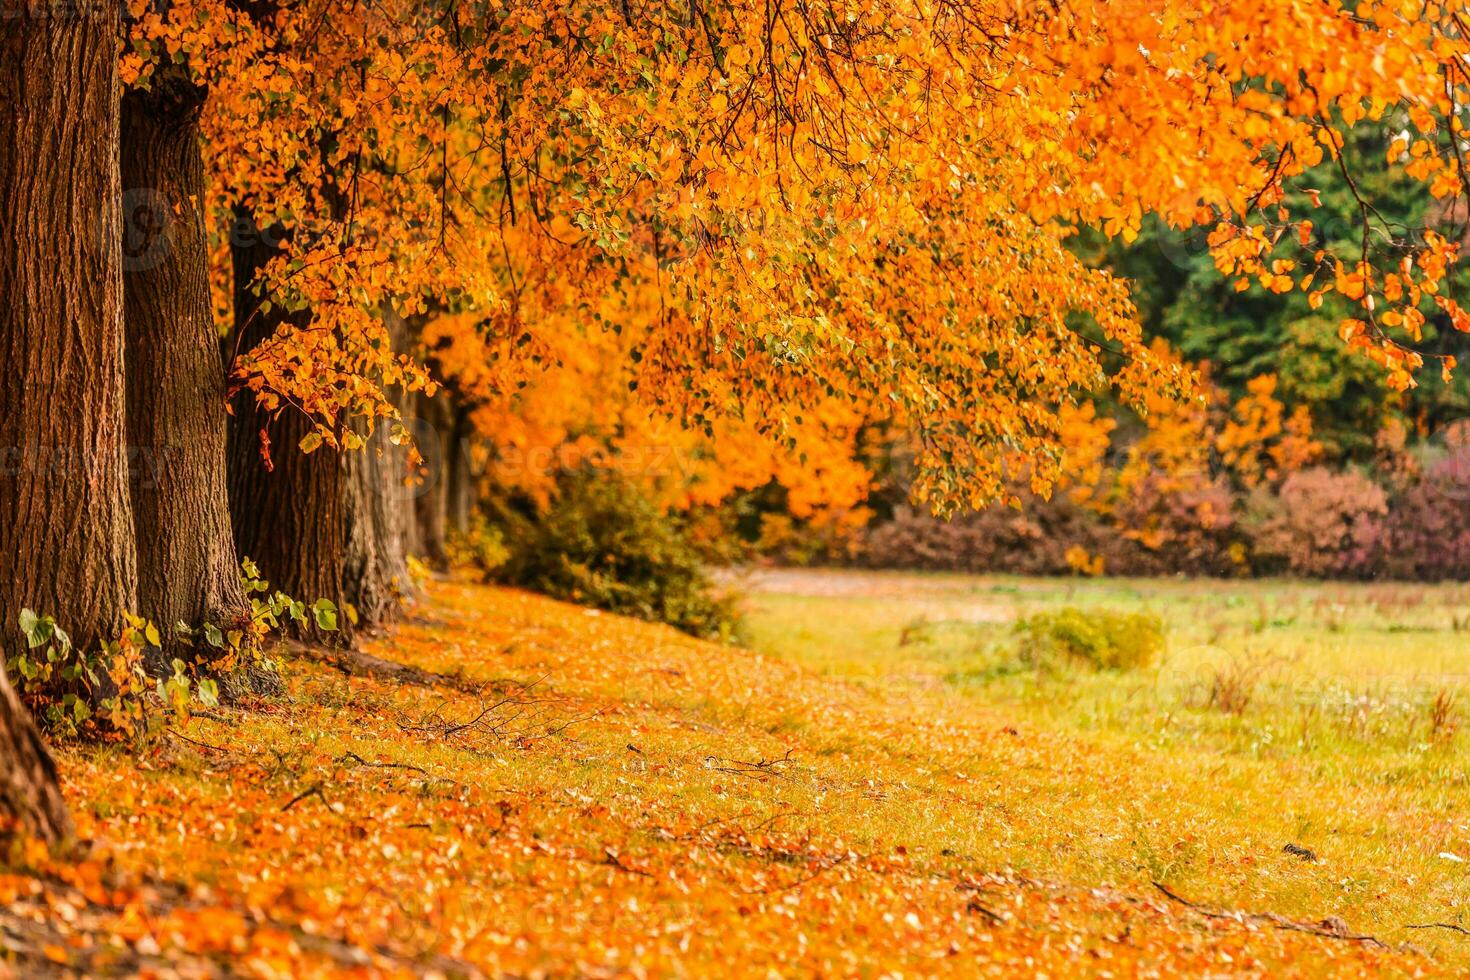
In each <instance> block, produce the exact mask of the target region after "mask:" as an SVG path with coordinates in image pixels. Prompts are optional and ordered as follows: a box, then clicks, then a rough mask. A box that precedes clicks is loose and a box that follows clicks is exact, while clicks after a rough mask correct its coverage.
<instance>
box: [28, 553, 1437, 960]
mask: <svg viewBox="0 0 1470 980" xmlns="http://www.w3.org/2000/svg"><path fill="white" fill-rule="evenodd" d="M367 647H368V648H367V651H366V653H368V654H370V655H371V656H373V657H376V658H380V659H381V660H382V661H390V662H395V663H401V664H406V665H409V666H411V667H413V668H415V671H413V672H408V673H387V672H384V671H381V670H378V671H374V670H357V669H351V668H350V667H349V665H347V664H342V663H341V661H340V660H339V664H341V665H340V666H333V664H332V662H331V660H330V658H319V657H316V656H313V655H309V654H307V653H304V652H298V653H297V654H295V655H293V656H292V657H291V658H290V660H289V662H288V673H287V676H288V683H287V689H286V691H285V693H284V694H283V695H281V696H279V697H274V698H270V699H263V700H259V701H257V702H253V703H249V704H242V705H238V706H235V707H231V708H228V709H220V710H219V711H218V712H216V713H212V714H210V715H206V716H200V717H196V718H194V719H192V720H191V721H190V722H189V724H188V725H187V726H185V727H184V728H182V729H181V730H177V731H174V732H172V733H170V735H169V737H167V738H165V739H163V740H161V741H159V742H157V743H156V744H154V745H151V746H149V747H147V748H144V749H140V750H134V751H130V750H128V749H125V748H117V747H98V746H68V747H63V748H62V749H61V750H60V752H59V756H60V759H59V761H60V764H61V768H62V772H63V778H64V781H65V785H66V790H67V795H68V799H69V800H70V802H71V805H72V807H73V809H74V811H75V813H76V816H77V820H78V825H79V829H80V831H81V833H82V835H83V836H84V837H85V838H86V839H88V840H89V841H91V842H92V844H91V845H90V846H91V851H90V854H89V856H88V857H87V858H86V859H85V860H83V861H81V862H79V863H72V864H62V863H57V862H54V861H51V860H49V859H47V858H45V857H44V855H41V854H37V853H30V854H28V855H20V856H19V858H20V860H19V861H18V865H20V866H25V867H27V868H28V869H29V870H24V871H12V872H10V873H7V874H4V875H3V876H0V906H4V908H5V911H4V912H0V945H3V947H4V948H5V949H6V950H8V956H9V958H10V960H11V961H12V963H13V964H15V965H16V967H17V968H18V969H19V970H20V971H22V972H24V973H25V974H27V975H44V974H46V973H52V974H61V973H64V972H68V971H72V972H74V971H84V972H87V973H93V974H96V973H108V972H138V971H143V972H152V973H154V974H157V975H165V976H166V975H182V976H208V975H215V974H218V973H221V972H240V973H246V974H251V975H257V976H303V975H305V976H311V975H343V974H345V975H362V976H379V975H446V976H455V975H480V974H484V975H492V974H525V975H566V974H585V975H592V976H613V975H618V976H621V975H633V976H637V975H663V974H694V975H712V974H714V973H719V974H721V975H767V974H772V973H776V974H793V973H795V974H803V973H820V974H826V975H832V974H855V973H862V974H864V975H880V974H888V975H896V974H900V973H901V974H903V975H908V976H913V975H935V974H960V975H976V974H992V975H1008V976H1009V975H1016V974H1025V975H1052V976H1063V975H1066V976H1071V975H1076V974H1078V973H1088V974H1095V975H1100V976H1107V975H1116V976H1150V975H1154V976H1172V975H1179V974H1189V975H1266V974H1270V975H1272V976H1294V975H1303V976H1311V975H1320V974H1323V973H1326V972H1333V971H1344V972H1351V973H1365V972H1375V973H1389V974H1393V973H1397V974H1402V975H1421V974H1429V973H1433V972H1435V970H1436V965H1435V962H1434V961H1433V960H1432V959H1430V958H1429V957H1428V956H1426V955H1424V954H1422V953H1419V952H1417V951H1416V950H1414V949H1413V948H1411V947H1407V946H1398V945H1390V946H1387V947H1380V946H1378V945H1376V944H1374V943H1371V942H1366V941H1360V940H1357V939H1351V938H1343V937H1342V936H1337V935H1323V934H1318V933H1315V932H1312V931H1301V930H1298V929H1293V928H1283V927H1282V926H1281V925H1280V923H1278V922H1273V921H1272V920H1270V919H1268V918H1262V917H1260V916H1255V917H1252V916H1248V915H1237V914H1233V913H1230V912H1229V911H1228V910H1226V911H1224V912H1223V913H1222V912H1220V911H1218V910H1211V909H1207V908H1206V906H1205V905H1204V904H1201V905H1200V906H1199V907H1191V906H1188V905H1185V904H1183V903H1181V902H1177V901H1171V900H1170V899H1169V898H1168V897H1167V896H1165V895H1163V894H1159V893H1157V892H1155V893H1151V894H1134V893H1129V892H1127V891H1123V890H1119V889H1116V888H1111V887H1103V886H1101V885H1100V883H1096V882H1045V881H1037V880H1034V879H1032V878H1030V877H1027V876H1025V875H1022V874H1019V873H1016V872H1014V871H1012V870H1010V869H1007V868H1006V867H1004V866H1001V862H999V861H997V860H996V859H995V857H994V849H993V848H992V847H990V846H988V845H987V834H991V833H994V823H993V821H992V820H991V819H990V818H991V817H992V816H993V815H992V814H988V813H987V807H989V806H991V805H992V801H990V797H989V794H988V792H987V787H986V786H985V785H984V780H980V779H975V778H972V776H971V775H970V773H972V772H974V771H976V769H977V768H982V769H983V767H977V766H976V765H975V760H976V759H977V758H983V757H984V756H986V755H987V754H996V753H1000V754H1006V753H1010V754H1014V753H1017V752H1023V751H1026V749H1025V747H1024V745H1018V743H1024V742H1025V741H1026V739H1025V738H1021V737H1018V736H1017V735H1016V734H1015V733H1014V732H1013V731H1012V732H1008V731H1006V730H1004V729H1003V728H1001V727H998V726H996V725H994V724H991V722H992V721H993V719H991V718H989V717H973V716H971V715H967V714H963V713H956V714H955V715H954V716H949V715H946V714H945V713H944V712H942V711H935V710H934V709H933V707H932V706H930V707H929V708H928V709H926V712H925V713H923V714H920V715H916V714H915V713H914V711H913V707H914V706H913V705H912V704H908V703H906V702H905V701H904V700H903V699H902V698H883V697H880V696H878V695H877V694H875V693H874V692H873V691H872V690H870V689H868V688H865V687H862V686H859V685H854V684H851V683H847V682H844V681H841V680H837V679H831V678H824V677H820V676H817V675H815V674H813V673H811V672H810V671H806V670H803V669H801V668H799V667H797V666H795V665H792V664H789V663H786V662H782V661H779V660H776V659H773V658H770V657H765V656H761V655H758V654H755V653H752V652H749V651H746V650H742V649H738V648H733V647H724V646H718V645H714V644H710V643H705V642H701V641H697V640H693V639H690V638H688V637H685V636H683V635H681V634H679V633H676V632H675V631H673V630H671V629H668V628H665V627H660V626H653V625H648V624H645V623H640V622H635V621H631V620H626V619H622V618H619V617H614V616H609V615H605V614H597V613H594V612H590V611H587V610H583V609H579V608H576V607H572V606H567V605H565V604H561V603H557V602H553V601H551V600H548V599H543V598H540V597H536V596H532V595H528V594H525V593H519V592H514V591H508V590H500V589H492V588H486V587H481V586H476V585H470V584H467V583H463V582H440V583H434V584H432V585H431V586H430V590H429V596H428V597H427V599H426V601H425V602H424V604H423V605H421V606H420V607H419V609H418V610H417V614H416V616H415V617H413V618H411V619H410V620H409V621H408V622H407V623H405V624H404V625H402V626H401V627H399V628H397V629H395V630H393V631H392V632H390V633H389V634H387V635H385V636H383V637H380V638H378V639H376V640H372V641H370V642H369V643H368V645H367ZM1043 748H1044V746H1043ZM1069 764H1070V763H1069ZM1041 829H1042V830H1044V828H1041ZM1196 897H1199V898H1207V896H1196ZM1255 911H1256V912H1261V911H1268V910H1255ZM1322 932H1330V930H1322Z"/></svg>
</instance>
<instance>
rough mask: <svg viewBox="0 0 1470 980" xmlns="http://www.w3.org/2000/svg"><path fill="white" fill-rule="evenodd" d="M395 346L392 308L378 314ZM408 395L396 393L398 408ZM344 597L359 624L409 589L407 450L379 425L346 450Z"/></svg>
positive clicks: (381, 616)
mask: <svg viewBox="0 0 1470 980" xmlns="http://www.w3.org/2000/svg"><path fill="white" fill-rule="evenodd" d="M383 318H384V321H385V322H386V323H387V325H388V330H389V335H390V336H391V338H392V341H393V347H394V349H395V350H402V349H403V347H404V345H405V343H406V342H407V337H408V324H407V323H405V322H404V320H403V318H402V317H401V316H399V315H398V314H397V312H396V311H394V310H391V309H389V310H387V311H385V312H384V314H383ZM409 397H410V396H408V395H406V394H400V396H399V398H398V399H397V401H398V403H399V410H400V411H403V406H404V405H405V404H407V402H408V399H409ZM346 465H347V500H346V520H347V559H346V581H345V583H344V586H345V593H346V597H347V601H349V602H351V603H352V605H353V606H354V607H355V608H356V610H357V615H358V625H359V626H364V627H371V626H378V625H381V624H383V623H386V622H388V621H390V620H391V619H392V618H393V617H394V616H395V615H396V613H397V611H398V609H399V608H400V606H401V605H402V601H403V599H404V598H406V597H407V596H408V595H409V593H410V591H411V590H412V581H411V579H410V578H409V574H408V510H407V508H406V507H405V501H406V500H408V499H411V495H412V493H413V492H414V488H413V487H410V486H408V485H407V484H406V480H407V477H408V475H409V473H408V453H407V451H406V448H405V447H403V446H396V445H394V444H393V441H392V439H391V438H389V429H388V427H387V426H385V425H381V424H380V425H379V426H378V427H377V429H376V430H375V431H374V432H373V434H372V436H371V437H368V439H367V445H366V446H365V447H364V448H363V449H360V450H358V451H356V452H351V453H348V454H347V455H346Z"/></svg>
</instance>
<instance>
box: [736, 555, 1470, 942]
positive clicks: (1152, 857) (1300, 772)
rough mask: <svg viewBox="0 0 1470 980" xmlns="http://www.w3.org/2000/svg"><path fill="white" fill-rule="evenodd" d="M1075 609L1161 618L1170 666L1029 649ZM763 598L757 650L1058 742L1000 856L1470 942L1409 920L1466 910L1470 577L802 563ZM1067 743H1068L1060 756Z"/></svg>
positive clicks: (1013, 805)
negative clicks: (1215, 575) (1035, 574)
mask: <svg viewBox="0 0 1470 980" xmlns="http://www.w3.org/2000/svg"><path fill="white" fill-rule="evenodd" d="M834 583H836V584H839V585H840V586H841V587H840V588H834V587H832V586H833V584H834ZM814 584H816V585H819V586H820V587H813V586H814ZM1069 606H1070V607H1076V608H1078V609H1081V610H1084V611H1086V610H1097V611H1103V610H1106V611H1110V612H1124V613H1128V612H1148V613H1152V614H1155V615H1157V616H1159V617H1160V618H1161V619H1162V620H1163V622H1164V624H1165V628H1166V631H1167V650H1166V653H1165V656H1164V658H1163V661H1162V663H1161V664H1159V665H1158V666H1156V667H1150V668H1147V669H1142V670H1136V671H1131V672H1109V671H1092V670H1087V669H1075V670H1068V671H1063V672H1056V671H1041V670H1037V669H1035V668H1032V667H1029V666H1027V665H1025V664H1023V663H1021V662H1020V661H1019V660H1018V658H1017V656H1016V639H1015V637H1014V635H1013V633H1012V624H1013V622H1014V621H1015V619H1016V618H1017V617H1019V616H1027V615H1031V614H1034V613H1036V612H1041V611H1048V610H1056V609H1059V608H1063V607H1069ZM747 614H748V620H747V623H746V625H745V638H746V640H747V642H749V643H750V644H751V645H753V646H754V647H755V648H756V649H757V650H761V651H764V652H767V653H769V654H773V655H776V656H779V657H781V658H785V659H789V660H792V661H795V662H798V663H801V664H803V665H806V666H808V667H810V668H813V669H815V670H817V671H818V672H820V673H823V674H826V675H828V676H830V677H833V678H840V679H843V680H845V681H848V682H850V683H853V684H856V685H859V686H862V687H864V688H867V689H869V690H870V691H872V692H874V693H878V694H880V695H882V696H885V697H890V698H902V697H913V698H915V699H916V709H917V710H924V708H923V707H922V705H923V704H925V703H929V704H934V705H938V704H941V703H942V704H944V705H946V706H952V705H953V704H954V703H955V702H956V701H959V702H960V703H961V704H970V705H972V706H973V711H974V712H975V713H976V715H977V716H994V717H995V718H996V719H997V720H998V722H999V723H1000V724H1003V725H1006V726H1007V727H1012V728H1014V729H1016V730H1017V731H1018V733H1019V735H1020V736H1021V737H1027V738H1030V737H1040V738H1041V739H1042V740H1043V741H1045V742H1046V743H1047V746H1046V747H1043V748H1042V749H1041V751H1040V752H1039V757H1038V760H1037V762H1036V765H1037V766H1038V767H1039V768H1040V769H1041V770H1043V771H1042V772H1040V773H1018V774H1017V776H1016V778H1015V780H1014V783H1015V786H1016V787H1020V788H1021V789H1019V790H1013V789H1012V788H1011V787H1007V786H1001V787H998V788H997V795H998V798H999V799H1000V800H1001V802H1002V803H1003V805H1004V806H1006V807H1008V808H1009V809H1010V812H1011V813H1013V814H1015V815H1016V819H1015V820H1014V821H1013V822H1012V827H1011V833H1009V834H1008V835H1004V836H999V837H997V839H996V840H995V843H994V847H995V853H996V856H997V857H998V858H999V859H1001V860H1002V861H1004V862H1005V863H1009V864H1013V865H1014V866H1016V867H1019V868H1023V869H1025V870H1028V871H1032V872H1035V873H1037V874H1040V875H1060V876H1064V877H1068V878H1071V879H1075V878H1076V877H1078V876H1085V875H1088V874H1098V875H1100V876H1101V877H1102V878H1103V879H1105V880H1108V881H1111V882H1128V883H1132V884H1141V883H1143V881H1144V880H1145V879H1153V880H1165V881H1170V882H1174V883H1179V884H1182V885H1185V886H1187V887H1188V888H1190V889H1192V890H1193V891H1194V893H1195V894H1196V895H1198V896H1200V897H1201V898H1202V899H1203V900H1208V901H1212V902H1216V903H1219V904H1222V905H1232V906H1236V907H1241V908H1248V909H1251V910H1254V911H1263V910H1265V911H1274V912H1280V913H1283V914H1289V915H1299V916H1312V917H1317V918H1320V917H1323V916H1326V915H1341V916H1344V917H1346V918H1347V919H1349V921H1351V922H1352V923H1353V924H1354V926H1355V927H1357V928H1364V929H1370V931H1371V930H1378V931H1381V932H1383V933H1385V934H1388V935H1391V936H1394V937H1395V938H1400V939H1407V940H1410V941H1413V942H1416V943H1420V944H1423V943H1424V942H1426V941H1429V942H1432V944H1434V945H1435V946H1436V948H1438V949H1440V950H1441V951H1442V952H1443V953H1444V954H1446V955H1448V956H1450V957H1452V958H1455V959H1459V958H1460V957H1462V956H1464V955H1465V952H1466V951H1467V950H1470V945H1465V944H1466V943H1470V941H1466V940H1461V939H1455V938H1450V935H1451V934H1441V933H1438V932H1435V933H1426V932H1413V933H1410V932H1407V931H1402V930H1403V926H1404V925H1405V924H1406V923H1410V922H1425V921H1450V922H1462V924H1464V925H1467V926H1470V755H1467V746H1470V731H1467V730H1465V729H1470V631H1467V623H1470V587H1466V586H1464V585H1429V586H1426V585H1413V584H1371V583H1370V584H1342V583H1300V582H1284V581H1252V582H1219V581H1184V580H1162V581H1160V580H1131V579H1098V580H1084V579H1075V580H1047V579H1022V578H1012V577H972V576H958V575H955V576H950V575H913V574H898V573H891V574H890V573H852V572H791V573H773V574H767V575H762V576H760V577H759V578H758V579H757V581H756V583H755V585H754V586H753V588H752V591H751V595H750V598H749V600H748V602H747ZM1436 705H1437V707H1436ZM1058 746H1061V747H1065V749H1066V751H1067V752H1068V753H1070V754H1071V755H1070V756H1069V758H1068V759H1067V761H1065V762H1064V761H1063V760H1062V759H1061V757H1060V756H1057V758H1056V760H1055V766H1054V768H1055V771H1054V772H1051V773H1046V772H1045V770H1046V768H1047V766H1048V764H1049V763H1048V758H1047V756H1048V753H1056V752H1057V751H1059V750H1058V749H1057V748H1056V747H1058ZM1077 755H1080V756H1082V757H1084V758H1085V759H1086V763H1085V765H1083V766H1081V767H1076V766H1075V763H1076V756H1077ZM1068 767H1071V768H1070V769H1068ZM992 778H996V777H995V776H994V775H992ZM1000 778H1001V781H1002V782H1010V779H1009V777H1000ZM1023 794H1024V796H1023ZM1052 812H1055V813H1064V814H1065V817H1064V819H1061V820H1059V822H1058V824H1057V825H1056V826H1052V827H1025V826H1019V823H1020V822H1021V821H1022V820H1023V819H1033V820H1035V819H1042V818H1044V816H1045V815H1046V814H1047V813H1052ZM1023 814H1026V815H1029V816H1028V817H1024V818H1023V817H1022V815H1023ZM1063 825H1066V826H1067V827H1068V828H1071V830H1070V831H1069V832H1070V833H1072V834H1073V835H1074V839H1070V840H1064V841H1057V840H1056V837H1057V835H1058V833H1059V832H1060V828H1061V827H1062V826H1063ZM1089 825H1092V826H1096V827H1097V828H1098V832H1097V833H1096V834H1095V835H1087V834H1082V835H1076V834H1075V828H1076V827H1078V826H1081V827H1083V828H1086V827H1088V826H1089ZM1089 837H1090V839H1089ZM1033 838H1034V839H1033ZM1120 838H1121V839H1120ZM1038 840H1040V841H1046V840H1051V841H1054V842H1055V846H1054V847H1053V848H1052V850H1048V849H1047V848H1046V847H1045V846H1042V847H1037V846H1034V845H1035V844H1036V842H1037V841H1038ZM1028 841H1029V843H1028ZM1288 842H1290V843H1294V844H1298V845H1301V846H1304V847H1308V848H1311V849H1312V850H1314V851H1316V852H1317V853H1318V854H1319V855H1320V856H1321V858H1322V860H1321V861H1320V862H1317V863H1306V862H1301V861H1298V860H1296V859H1294V858H1289V857H1287V856H1285V855H1282V854H1281V848H1282V847H1283V846H1284V845H1285V844H1287V843H1288ZM1445 855H1453V856H1445ZM1454 857H1463V858H1465V859H1466V860H1465V862H1464V863H1461V862H1459V861H1456V860H1455V859H1454ZM1462 913H1463V914H1464V915H1465V918H1464V920H1461V918H1460V916H1461V915H1462Z"/></svg>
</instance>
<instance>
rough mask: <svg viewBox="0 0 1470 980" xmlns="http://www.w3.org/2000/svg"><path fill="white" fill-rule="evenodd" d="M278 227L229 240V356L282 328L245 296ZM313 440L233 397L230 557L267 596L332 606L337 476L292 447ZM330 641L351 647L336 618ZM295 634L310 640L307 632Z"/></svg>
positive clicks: (251, 228) (339, 517)
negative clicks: (248, 566)
mask: <svg viewBox="0 0 1470 980" xmlns="http://www.w3.org/2000/svg"><path fill="white" fill-rule="evenodd" d="M281 234H283V233H282V232H281V231H280V229H278V228H269V229H264V230H261V229H259V228H257V227H256V226H255V225H254V224H253V223H252V222H251V221H250V220H249V219H248V218H245V219H243V220H241V221H239V222H237V224H236V227H235V229H234V232H233V233H232V236H231V243H230V249H231V252H232V254H233V258H234V263H233V264H234V277H235V286H234V291H235V334H236V336H235V338H234V339H233V341H232V342H231V346H232V347H233V348H234V349H237V350H240V351H249V350H250V349H251V348H253V347H254V346H255V345H256V344H258V343H260V342H261V341H262V340H265V339H266V338H268V337H271V336H273V335H274V334H275V332H276V330H277V329H278V328H279V327H281V326H282V325H283V324H285V323H286V322H287V319H286V315H285V314H283V313H282V311H281V307H280V306H279V305H278V304H276V305H273V306H272V307H271V309H270V311H269V312H263V311H262V310H261V308H260V306H261V297H260V296H259V295H257V293H256V292H255V290H254V289H253V288H252V283H253V282H254V279H255V276H256V273H257V272H258V271H259V270H260V269H261V267H262V266H264V265H265V263H266V262H268V261H269V260H270V258H271V256H272V255H273V254H275V252H276V250H277V248H278V243H279V241H280V236H281ZM311 431H313V426H312V423H311V420H309V419H308V418H307V417H306V416H305V415H303V414H302V413H301V412H300V411H298V410H297V409H295V408H291V407H287V408H285V409H283V410H281V411H279V412H277V413H275V414H273V415H272V414H268V413H266V412H263V411H261V410H259V409H258V408H257V407H256V405H255V403H254V402H253V401H252V400H250V396H249V394H248V393H242V394H241V395H240V397H239V398H238V399H237V400H236V403H235V414H234V416H233V417H232V418H231V420H230V423H229V484H230V515H231V518H232V519H233V523H234V529H235V549H236V552H237V553H238V554H239V555H240V557H241V558H250V559H253V560H254V561H255V562H256V563H257V564H258V565H259V566H260V570H261V574H262V575H264V576H265V578H266V579H267V580H269V581H270V583H271V585H272V587H273V588H276V589H280V590H281V591H283V592H285V593H287V594H288V595H290V596H292V597H293V598H296V599H300V600H302V601H305V602H307V603H312V602H315V601H316V600H318V599H330V600H331V601H332V602H334V603H336V604H337V605H338V606H339V607H340V606H341V605H342V601H343V599H344V598H345V597H344V596H343V594H342V591H343V590H342V583H343V575H344V571H345V560H346V548H345V545H346V542H347V530H346V522H345V509H344V507H343V501H344V495H345V493H346V468H345V466H344V465H343V459H342V455H341V454H340V453H338V452H335V451H333V450H331V449H328V448H325V447H324V448H321V449H318V450H317V451H316V452H314V453H303V452H302V451H301V450H300V449H299V448H298V443H300V441H301V439H302V438H303V437H304V436H306V435H307V434H308V433H310V432H311ZM262 432H266V433H268V436H269V439H270V446H271V450H270V460H271V462H270V464H267V463H266V461H265V459H264V457H263V456H262V452H261V450H262V446H263V443H262V438H261V434H262ZM338 627H339V632H338V633H337V634H336V639H338V640H340V641H342V642H350V640H351V632H352V630H351V623H350V622H349V620H348V618H347V617H346V616H339V617H338ZM304 632H306V633H308V634H313V633H316V632H317V631H315V630H314V629H312V628H310V627H308V628H307V629H306V630H305V631H304Z"/></svg>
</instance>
